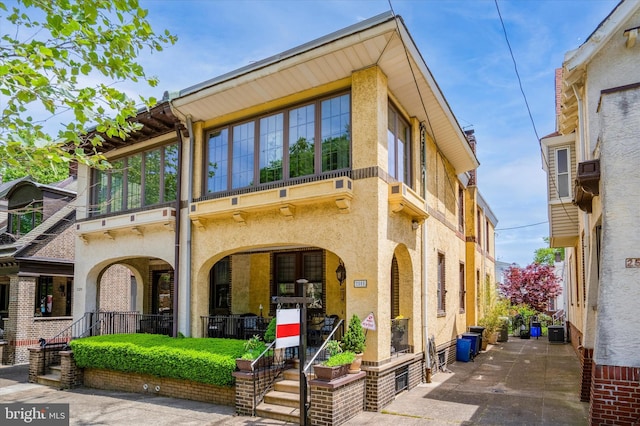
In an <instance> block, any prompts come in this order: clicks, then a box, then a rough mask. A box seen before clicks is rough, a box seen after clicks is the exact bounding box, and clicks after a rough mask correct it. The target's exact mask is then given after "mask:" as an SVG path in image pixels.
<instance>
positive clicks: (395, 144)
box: [387, 104, 413, 188]
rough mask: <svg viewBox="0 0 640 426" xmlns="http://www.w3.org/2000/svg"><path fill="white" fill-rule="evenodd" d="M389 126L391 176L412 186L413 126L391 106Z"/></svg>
mask: <svg viewBox="0 0 640 426" xmlns="http://www.w3.org/2000/svg"><path fill="white" fill-rule="evenodd" d="M388 114H389V115H388V125H387V150H388V160H389V161H388V167H389V170H388V172H389V176H391V177H393V178H394V179H396V180H398V181H399V182H403V183H404V184H405V185H407V186H408V187H410V188H412V187H413V185H411V126H409V123H408V122H407V121H406V120H404V119H403V118H402V116H401V115H400V113H398V111H397V110H396V109H395V108H394V107H393V106H392V105H391V104H389V113H388Z"/></svg>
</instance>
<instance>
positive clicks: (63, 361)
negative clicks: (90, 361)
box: [60, 351, 84, 389]
mask: <svg viewBox="0 0 640 426" xmlns="http://www.w3.org/2000/svg"><path fill="white" fill-rule="evenodd" d="M60 373H61V376H60V387H61V388H62V389H73V388H76V387H78V386H82V384H83V383H84V374H83V373H84V371H83V369H82V368H78V366H77V365H76V360H75V359H74V358H73V352H72V351H61V352H60Z"/></svg>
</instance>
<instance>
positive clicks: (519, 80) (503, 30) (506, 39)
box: [493, 0, 577, 226]
mask: <svg viewBox="0 0 640 426" xmlns="http://www.w3.org/2000/svg"><path fill="white" fill-rule="evenodd" d="M493 1H494V3H495V5H496V10H497V11H498V18H500V24H501V25H502V32H503V33H504V39H505V41H506V42H507V47H508V48H509V54H510V55H511V60H512V61H513V69H514V70H515V72H516V78H517V79H518V86H519V87H520V93H522V98H523V99H524V104H525V106H526V107H527V113H528V114H529V120H530V121H531V126H532V127H533V133H535V135H536V140H537V141H538V146H539V147H540V153H541V154H542V161H544V163H545V165H546V166H547V170H549V171H550V170H551V169H550V167H549V162H548V160H547V156H546V155H545V152H544V149H543V147H542V143H541V142H540V136H538V129H537V128H536V123H535V121H534V119H533V114H531V108H530V107H529V101H528V100H527V95H526V94H525V93H524V88H523V87H522V79H521V78H520V73H519V72H518V64H517V63H516V58H515V56H514V54H513V50H512V49H511V43H509V37H508V36H507V28H506V27H505V25H504V20H503V19H502V14H501V13H500V7H499V6H498V0H493ZM549 181H551V185H552V186H553V188H554V189H555V191H556V195H558V198H560V191H559V190H558V187H557V186H556V181H555V179H554V178H551V177H549ZM560 205H561V206H562V210H563V211H564V213H565V215H566V216H567V218H568V219H569V221H570V222H571V223H572V224H574V225H576V226H577V223H576V222H575V221H574V220H573V218H572V217H571V215H570V214H569V212H568V211H567V208H566V207H565V205H564V203H561V204H560Z"/></svg>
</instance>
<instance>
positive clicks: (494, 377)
mask: <svg viewBox="0 0 640 426" xmlns="http://www.w3.org/2000/svg"><path fill="white" fill-rule="evenodd" d="M27 376H28V367H27V366H25V365H22V366H15V367H0V403H9V402H34V403H69V404H70V417H71V422H70V424H71V425H109V426H111V425H127V426H136V425H172V426H178V425H283V424H285V423H283V422H279V421H275V420H266V419H261V418H250V417H238V416H235V415H234V409H233V408H232V407H226V406H220V405H213V404H207V403H200V402H194V401H187V400H181V399H173V398H165V397H158V396H151V395H139V394H130V393H122V392H111V391H103V390H96V389H87V388H80V389H73V390H68V391H58V390H55V389H51V388H48V387H46V386H41V385H36V384H30V383H26V381H27ZM578 395H579V363H578V360H577V358H576V356H575V354H574V352H573V350H572V348H571V346H570V345H563V344H550V343H549V342H548V341H547V339H546V338H540V339H539V340H536V339H532V340H521V339H519V338H513V337H511V338H510V340H509V341H508V342H505V343H500V344H498V345H496V346H492V347H491V346H490V348H489V350H488V351H487V352H483V353H481V354H480V355H479V356H478V357H477V358H476V360H475V362H469V363H463V362H457V363H455V364H453V365H450V366H448V369H447V372H440V373H438V374H436V375H435V376H434V377H433V380H432V383H426V384H421V385H419V386H418V387H416V388H414V389H412V390H411V391H409V392H404V393H402V394H400V395H399V396H398V397H397V398H396V399H395V401H394V402H392V403H391V404H390V405H388V406H387V407H385V409H384V411H383V412H382V413H371V412H364V413H361V414H359V415H358V416H356V417H355V418H354V419H352V420H351V421H349V422H348V423H347V424H348V425H351V426H354V425H368V426H371V425H376V426H378V425H383V426H384V425H394V426H398V425H403V426H404V425H536V426H538V425H539V426H542V425H554V426H556V425H585V424H587V418H588V404H587V403H582V402H580V401H579V397H578Z"/></svg>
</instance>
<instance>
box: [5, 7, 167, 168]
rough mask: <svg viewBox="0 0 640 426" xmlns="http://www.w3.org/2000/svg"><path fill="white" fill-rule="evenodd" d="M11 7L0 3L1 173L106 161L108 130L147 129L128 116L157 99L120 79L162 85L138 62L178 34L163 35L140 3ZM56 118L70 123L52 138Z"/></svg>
mask: <svg viewBox="0 0 640 426" xmlns="http://www.w3.org/2000/svg"><path fill="white" fill-rule="evenodd" d="M10 6H11V7H10V8H8V7H7V5H6V4H5V3H4V2H2V1H0V14H1V15H0V27H1V28H2V34H3V35H2V37H1V38H0V97H1V99H2V102H0V110H1V116H0V158H2V160H3V161H2V163H1V164H0V175H4V174H5V171H6V170H7V169H8V168H11V167H16V166H18V165H21V164H22V165H29V164H34V165H39V166H40V167H44V166H43V165H50V167H51V169H52V170H56V166H59V165H61V164H63V165H66V164H67V163H69V162H70V161H74V160H77V161H80V162H82V163H84V164H89V165H92V166H102V167H104V166H106V163H105V161H104V157H103V156H101V155H100V154H99V153H98V151H97V150H96V149H95V148H97V147H98V146H99V145H100V144H101V142H102V138H101V136H100V133H102V134H105V135H108V136H110V137H111V136H117V137H120V138H123V139H124V138H126V137H127V135H129V134H130V133H131V132H132V131H134V130H136V129H137V128H138V126H139V125H137V124H135V123H130V122H128V121H127V118H129V117H132V116H134V115H135V114H136V113H137V110H138V107H137V106H136V105H137V104H139V103H140V102H142V103H144V104H145V105H147V106H151V105H153V104H154V103H155V102H156V100H155V99H154V98H144V97H140V99H137V100H134V99H131V98H129V97H128V96H127V95H126V94H125V93H124V92H123V91H120V90H118V89H117V88H116V87H115V85H116V83H118V82H123V81H133V82H146V83H147V84H149V85H150V86H151V87H154V86H156V85H157V79H156V78H154V77H150V76H147V75H146V74H145V72H144V70H143V68H142V66H141V65H140V64H139V63H138V62H137V61H136V59H137V57H138V55H139V53H140V52H141V51H143V50H146V49H150V50H151V51H161V50H162V49H163V46H164V45H166V44H167V43H171V44H173V43H175V41H176V40H177V39H176V37H175V36H174V35H172V34H170V33H169V32H168V31H166V30H165V31H164V32H163V33H162V34H156V33H155V32H154V31H153V29H152V28H151V25H150V24H149V21H148V20H147V10H145V9H142V8H141V7H140V6H139V4H138V0H17V1H15V2H12V3H11V4H10ZM54 117H55V119H56V120H59V119H62V120H63V121H66V122H62V123H60V124H61V126H60V128H59V130H58V132H57V134H55V135H51V134H48V132H47V130H46V129H45V127H47V126H46V124H47V122H48V121H50V120H52V119H53V118H54ZM65 117H67V118H68V120H66V119H65ZM88 128H94V129H95V132H88V131H87V130H88ZM92 148H93V149H92ZM66 168H67V167H66V166H65V167H62V168H61V169H66Z"/></svg>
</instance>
